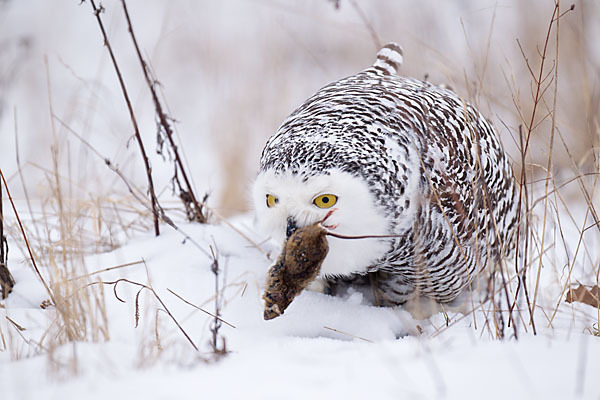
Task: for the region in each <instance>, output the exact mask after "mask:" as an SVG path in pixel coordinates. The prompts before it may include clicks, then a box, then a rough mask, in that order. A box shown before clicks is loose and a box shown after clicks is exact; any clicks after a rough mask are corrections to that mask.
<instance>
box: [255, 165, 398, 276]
mask: <svg viewBox="0 0 600 400" xmlns="http://www.w3.org/2000/svg"><path fill="white" fill-rule="evenodd" d="M253 202H254V209H255V212H256V221H257V223H258V226H259V228H260V229H261V230H262V231H263V232H265V233H268V234H269V235H270V237H271V238H272V239H274V240H275V241H276V242H277V243H280V244H282V243H283V241H284V240H285V239H286V238H287V237H289V236H290V235H291V234H292V233H293V232H294V231H295V230H296V229H297V228H300V227H304V226H307V225H311V224H313V223H315V222H317V221H320V220H322V219H323V218H324V217H325V215H326V214H327V213H328V212H329V211H331V210H334V211H333V213H332V214H331V216H330V217H329V218H328V219H327V224H328V225H331V226H335V228H334V229H335V231H336V232H338V233H341V234H345V235H363V234H386V233H388V229H389V227H388V223H387V219H386V218H385V215H384V214H383V213H382V212H381V211H380V208H379V207H378V205H377V201H376V199H375V197H374V194H373V193H372V192H371V191H370V190H369V187H368V184H367V183H366V182H365V181H364V179H361V178H360V177H358V176H355V175H352V174H351V173H349V172H346V171H343V170H341V169H338V168H332V169H328V170H324V171H321V172H319V173H311V174H303V173H300V172H298V171H294V170H293V169H282V170H277V169H272V168H271V169H264V170H261V171H260V173H259V175H258V177H257V179H256V181H255V182H254V188H253ZM328 241H329V254H328V255H327V257H326V258H325V260H324V262H323V265H322V267H321V275H324V276H347V275H350V274H353V273H364V272H366V271H367V269H368V267H370V266H372V265H373V264H374V263H375V262H376V261H377V260H378V259H379V258H381V257H382V256H383V255H384V254H385V253H386V251H387V250H388V249H389V243H388V242H387V241H385V240H382V239H362V240H350V239H338V238H334V237H330V238H328Z"/></svg>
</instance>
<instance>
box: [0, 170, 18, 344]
mask: <svg viewBox="0 0 600 400" xmlns="http://www.w3.org/2000/svg"><path fill="white" fill-rule="evenodd" d="M2 200H3V199H2V181H0V292H1V293H2V295H1V298H3V299H5V298H6V297H7V296H8V294H9V293H10V292H11V291H12V288H13V286H14V285H15V280H14V279H13V277H12V275H11V274H10V271H9V270H8V263H7V259H8V244H7V242H6V237H5V236H4V214H3V212H2V211H3V210H2ZM5 347H6V346H5Z"/></svg>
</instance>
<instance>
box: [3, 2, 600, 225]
mask: <svg viewBox="0 0 600 400" xmlns="http://www.w3.org/2000/svg"><path fill="white" fill-rule="evenodd" d="M574 3H575V5H576V7H575V10H574V11H573V12H571V13H570V15H569V16H568V18H564V19H563V20H561V22H560V59H559V62H560V64H559V94H560V96H559V98H558V101H557V110H558V111H557V114H556V115H557V123H558V126H559V129H560V131H561V133H562V136H563V137H564V139H565V142H566V144H567V146H568V148H569V151H570V153H571V155H572V157H573V159H574V160H575V162H577V163H579V164H580V166H581V168H582V169H583V170H586V169H587V170H591V169H593V164H594V157H593V154H592V153H591V150H590V149H592V147H593V146H597V145H598V141H599V139H598V126H599V114H600V112H599V106H600V95H599V93H600V90H599V87H600V48H599V47H598V45H597V40H596V39H597V38H598V37H600V23H599V22H598V21H599V20H600V3H598V2H596V1H575V2H574ZM570 4H571V3H568V4H566V3H565V4H564V5H563V6H562V9H563V10H566V9H567V8H568V7H569V6H570ZM104 5H105V8H106V12H105V13H104V14H103V17H104V20H105V23H106V25H107V30H108V35H109V38H110V40H111V42H112V45H113V47H114V48H115V52H116V56H117V59H118V61H119V63H120V65H121V68H122V70H123V75H124V78H125V81H126V84H127V87H128V89H129V91H130V94H131V97H132V102H133V105H134V108H135V112H136V114H137V118H138V123H139V124H140V126H141V133H142V136H143V138H144V140H145V143H146V147H148V148H149V150H152V149H153V148H154V145H155V133H156V125H155V120H154V109H153V105H152V102H151V97H150V93H149V91H148V90H147V87H146V85H145V82H144V80H143V75H142V73H141V69H140V66H139V64H138V60H137V58H136V57H135V53H134V49H133V46H132V44H131V40H130V39H129V37H128V35H127V31H126V23H125V19H124V17H123V13H122V10H121V8H120V3H119V2H116V1H107V2H105V4H104ZM129 8H130V13H131V15H132V19H133V26H134V29H135V30H136V33H137V35H138V40H139V42H140V46H141V48H142V51H143V52H144V53H145V55H146V56H147V58H148V60H149V61H150V63H151V66H152V68H153V69H154V71H155V73H156V76H157V78H158V79H159V81H160V83H161V89H162V91H163V93H164V96H165V99H166V101H167V104H168V106H169V111H170V114H171V116H172V117H173V118H175V119H176V120H177V121H178V123H177V125H176V127H177V131H178V134H179V137H180V140H181V147H182V148H183V149H184V152H185V155H186V158H187V162H188V163H189V166H190V170H191V172H192V176H193V179H194V181H195V186H196V189H197V191H198V192H200V193H204V192H209V193H210V194H211V197H210V198H209V204H210V205H211V206H212V207H215V208H216V209H217V210H218V211H219V212H220V213H221V214H224V215H233V214H235V213H239V212H241V211H244V210H246V209H247V207H248V204H247V195H246V194H247V188H248V183H249V182H250V181H251V180H252V178H253V177H254V174H255V173H256V169H257V163H258V158H259V156H260V151H261V149H262V146H263V144H264V142H265V140H266V139H267V138H268V137H269V136H270V135H271V134H272V133H274V132H275V130H276V129H277V127H278V125H279V123H280V122H281V121H282V120H283V119H284V118H285V117H286V116H287V115H288V114H289V113H290V112H291V111H292V110H294V108H295V107H297V106H298V105H299V104H301V103H302V102H303V101H304V100H305V99H306V98H307V97H308V96H310V95H311V94H312V93H314V92H315V91H316V90H318V89H319V88H320V87H322V86H324V85H325V84H327V83H329V82H332V81H334V80H337V79H339V78H341V77H344V76H347V75H351V74H354V73H356V72H357V71H359V70H361V69H363V68H366V67H367V66H369V65H370V64H371V63H372V62H373V60H374V55H375V52H376V45H375V43H374V40H373V37H372V35H371V33H370V31H369V27H368V25H371V27H372V29H373V30H374V31H375V32H376V34H377V35H378V37H379V39H380V40H381V42H383V43H385V42H387V41H396V42H398V43H399V44H401V45H402V46H403V47H404V51H405V62H404V65H403V73H404V74H405V75H407V76H412V77H416V78H424V77H427V79H428V80H430V81H432V82H433V83H445V84H449V85H450V86H451V87H453V88H454V90H455V91H456V92H457V93H458V94H459V95H461V96H463V97H465V98H467V99H469V100H470V101H472V102H474V103H476V104H478V105H479V107H480V109H481V111H482V112H483V114H484V115H486V116H487V117H488V118H489V119H491V120H492V121H493V122H494V124H495V126H496V127H497V129H498V130H499V131H500V132H501V135H502V138H503V142H504V145H505V147H506V148H507V150H508V151H509V153H510V154H511V156H512V157H514V158H516V160H517V161H520V160H519V156H518V151H517V145H516V143H517V142H518V134H517V132H518V126H519V124H527V123H529V121H528V120H527V118H528V116H529V115H530V114H531V107H532V103H533V101H532V91H533V87H532V84H531V76H530V73H529V71H528V69H527V65H526V63H525V61H524V58H523V55H522V54H521V51H520V50H519V46H518V44H517V39H518V40H519V42H520V43H521V46H522V48H523V50H524V52H525V54H526V56H527V58H528V59H529V61H530V63H531V66H532V68H533V69H534V71H536V72H537V68H538V66H539V62H540V57H539V55H538V52H540V51H541V46H542V45H543V40H544V38H545V36H546V33H547V28H548V21H549V18H550V16H551V14H552V8H553V2H552V1H550V0H535V1H527V2H522V1H518V0H514V1H498V0H490V1H488V0H483V1H481V0H478V1H457V2H439V1H434V0H428V1H420V2H418V3H415V2H413V1H356V2H355V1H344V0H342V1H339V2H335V1H328V0H308V1H307V0H302V1H282V0H281V1H279V0H238V1H236V0H224V1H191V0H188V1H185V0H174V1H168V2H167V1H131V2H130V4H129ZM366 21H367V22H366ZM549 51H550V52H551V53H552V55H553V54H554V37H551V42H550V50H549ZM45 58H46V59H47V66H46V65H45V62H44V59H45ZM548 62H549V63H552V62H553V60H548ZM548 99H550V97H548ZM50 104H51V107H52V110H53V112H54V114H55V115H56V116H57V117H58V118H60V119H61V120H62V121H63V122H64V123H66V124H67V125H68V126H69V127H70V128H71V129H73V130H74V131H76V132H77V133H78V134H79V135H81V136H82V137H84V138H85V139H86V140H88V141H89V142H90V143H91V144H92V145H93V146H94V147H96V148H97V149H98V150H99V151H100V152H101V153H102V154H103V155H104V156H106V157H108V158H109V159H110V160H111V161H112V162H113V163H116V164H118V165H119V166H120V167H121V168H122V170H123V171H124V172H125V174H126V175H127V176H129V177H131V178H133V179H134V181H135V182H138V183H139V184H140V186H141V187H144V185H145V177H144V174H143V167H142V164H141V159H140V157H139V155H138V154H137V151H138V149H137V146H136V145H135V143H133V145H131V143H130V138H131V135H132V134H133V130H132V128H131V123H130V121H129V116H128V114H127V109H126V106H125V103H124V101H123V97H122V94H121V92H120V88H119V86H118V82H117V79H116V75H115V72H114V70H113V67H112V65H111V63H110V59H109V56H108V52H107V51H106V49H105V48H104V47H103V46H102V37H101V34H100V31H99V29H98V26H97V24H96V21H95V19H94V17H93V14H92V10H91V7H90V4H89V3H83V4H79V3H78V2H77V1H52V2H48V1H43V0H40V1H31V0H20V1H10V0H8V1H7V0H5V1H2V2H0V162H1V163H2V167H3V169H4V170H5V173H6V174H7V175H8V176H11V178H12V179H15V172H16V170H17V165H16V145H15V140H16V138H15V131H18V135H17V137H18V141H19V153H20V154H19V155H20V162H21V164H22V166H23V173H24V175H25V177H26V181H27V182H29V183H30V184H31V185H32V186H35V185H38V184H40V183H42V182H43V176H44V170H45V169H50V166H51V156H50V154H51V152H50V151H49V150H50V146H51V145H52V143H53V141H54V142H55V143H56V144H57V148H58V149H59V157H58V158H59V163H60V166H61V170H62V171H63V172H64V173H65V174H67V173H68V174H69V179H71V181H72V183H73V190H79V191H80V192H79V193H74V195H75V196H82V195H87V194H88V193H89V192H90V191H94V192H96V193H101V192H102V191H105V190H109V189H111V190H112V189H114V186H115V185H116V186H117V187H119V185H121V183H120V182H118V181H117V180H116V179H115V177H114V174H112V173H111V172H110V171H108V170H107V168H106V167H105V166H104V165H103V163H102V162H101V160H99V159H96V158H94V157H95V156H93V155H92V154H91V153H90V151H89V149H87V148H86V147H85V146H84V145H83V144H82V143H81V142H80V141H79V140H78V139H76V138H75V137H74V136H73V135H72V134H70V133H69V132H68V130H67V128H65V127H64V126H63V125H61V124H60V123H59V122H57V121H51V120H50ZM546 114H547V111H545V110H542V111H541V112H538V118H539V119H540V120H541V119H543V118H544V116H545V115H546ZM544 124H545V125H546V127H549V118H545V121H544V122H542V125H541V126H540V128H544V126H545V125H544ZM548 131H549V129H538V130H536V132H534V139H533V140H534V142H533V143H534V144H536V145H535V146H532V148H533V151H532V153H531V154H532V158H531V159H530V160H529V161H531V162H532V163H537V162H540V163H542V164H543V163H544V162H543V160H545V159H546V158H547V151H544V150H543V148H547V147H548ZM128 143H129V144H130V146H129V147H128V146H127V145H128ZM150 152H151V153H153V151H150ZM554 152H555V154H554V161H555V163H554V165H555V168H556V169H560V168H563V167H566V168H570V167H571V166H572V161H571V160H570V159H569V156H568V154H567V152H566V151H565V147H564V146H563V145H562V144H561V143H560V142H558V143H557V145H556V146H555V149H554ZM152 161H153V162H152V165H153V168H154V172H155V175H156V177H157V178H156V179H157V181H158V183H157V186H158V187H159V189H160V188H164V187H166V186H168V179H169V178H170V176H171V167H170V164H168V163H163V162H162V161H161V159H160V157H158V156H154V157H153V160H152ZM516 164H517V165H515V168H516V170H517V172H518V169H519V165H520V162H518V163H516ZM67 171H68V172H67ZM537 172H540V171H537ZM14 186H15V191H16V192H18V185H14ZM121 189H123V188H121ZM43 191H44V185H43V184H42V185H41V186H38V193H36V194H38V195H40V196H42V197H43V196H44V193H43ZM167 192H168V191H167ZM167 194H168V193H167ZM164 196H165V195H163V197H164Z"/></svg>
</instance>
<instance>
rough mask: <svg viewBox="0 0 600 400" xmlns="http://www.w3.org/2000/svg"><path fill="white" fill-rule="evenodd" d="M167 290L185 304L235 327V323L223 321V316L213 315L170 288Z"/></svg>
mask: <svg viewBox="0 0 600 400" xmlns="http://www.w3.org/2000/svg"><path fill="white" fill-rule="evenodd" d="M167 291H169V292H171V294H172V295H174V296H175V297H177V298H178V299H179V300H181V301H183V302H184V303H185V304H187V305H189V306H192V307H194V308H195V309H197V310H200V311H202V312H203V313H205V314H207V315H210V316H211V317H213V318H215V319H218V320H219V321H221V322H222V323H224V324H225V325H229V326H230V327H232V328H235V325H233V324H230V323H229V322H227V321H225V320H224V319H223V318H221V317H219V316H217V315H215V314H213V313H211V312H208V311H206V310H205V309H203V308H202V307H199V306H197V305H195V304H194V303H191V302H189V301H187V300H186V299H184V298H183V297H181V296H180V295H178V294H177V293H175V292H174V291H172V290H171V289H169V288H167Z"/></svg>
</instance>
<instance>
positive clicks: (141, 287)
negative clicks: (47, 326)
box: [86, 278, 199, 351]
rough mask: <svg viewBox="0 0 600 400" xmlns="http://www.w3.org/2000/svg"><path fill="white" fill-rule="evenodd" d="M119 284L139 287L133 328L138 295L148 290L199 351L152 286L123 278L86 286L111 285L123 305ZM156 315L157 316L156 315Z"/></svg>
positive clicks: (136, 315)
mask: <svg viewBox="0 0 600 400" xmlns="http://www.w3.org/2000/svg"><path fill="white" fill-rule="evenodd" d="M121 282H126V283H129V284H131V285H134V286H137V287H139V288H140V289H139V291H138V292H137V294H136V296H135V326H136V327H137V326H138V322H139V316H140V312H139V295H140V292H141V291H142V290H144V289H146V290H148V291H149V292H150V293H152V294H153V295H154V298H155V299H156V300H158V302H159V303H160V305H161V306H162V309H163V310H164V311H165V313H167V315H168V316H169V317H170V318H171V320H172V321H173V322H174V323H175V325H177V328H179V330H180V331H181V333H183V336H185V338H186V339H187V341H188V342H189V343H190V344H191V345H192V347H193V348H194V350H196V351H199V349H198V346H196V344H195V343H194V341H193V340H192V339H191V338H190V336H189V335H188V334H187V332H186V331H185V330H184V329H183V327H182V326H181V325H180V324H179V322H178V321H177V319H176V318H175V316H174V315H173V314H172V313H171V311H169V309H168V308H167V306H166V305H165V303H164V302H163V301H162V299H161V298H160V296H159V295H158V293H156V291H155V290H154V288H153V287H152V286H148V285H144V284H143V283H139V282H135V281H132V280H129V279H125V278H121V279H117V280H116V281H112V282H92V283H90V284H88V285H86V286H92V285H112V286H113V293H114V295H115V297H116V298H117V300H119V301H120V302H122V303H125V300H123V299H122V298H120V297H119V295H118V294H117V285H118V284H119V283H121ZM157 315H158V314H157Z"/></svg>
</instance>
